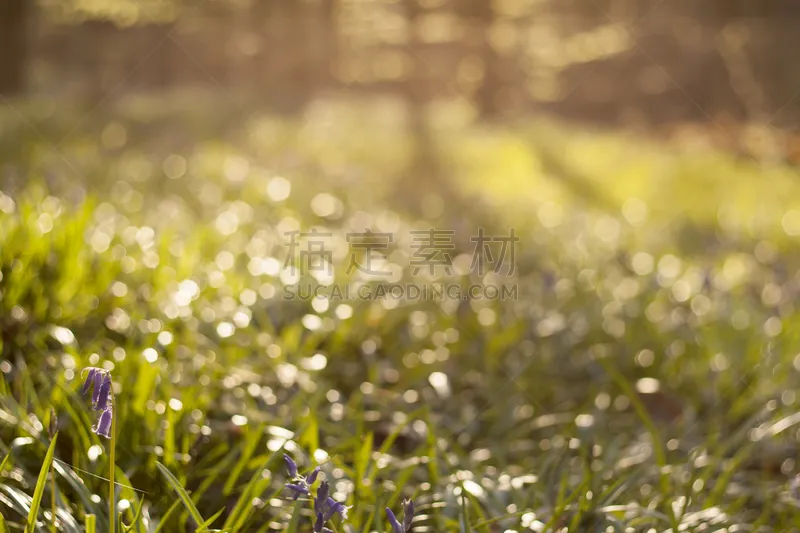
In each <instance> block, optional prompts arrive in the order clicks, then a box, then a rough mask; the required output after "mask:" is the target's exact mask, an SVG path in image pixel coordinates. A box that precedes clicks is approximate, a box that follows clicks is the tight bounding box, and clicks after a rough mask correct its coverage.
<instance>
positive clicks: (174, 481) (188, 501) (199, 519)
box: [156, 461, 205, 526]
mask: <svg viewBox="0 0 800 533" xmlns="http://www.w3.org/2000/svg"><path fill="white" fill-rule="evenodd" d="M156 466H157V467H158V469H159V470H160V471H161V473H162V474H164V477H165V478H167V481H168V482H169V484H170V485H172V488H173V489H175V492H177V493H178V496H179V497H180V499H181V501H182V502H183V505H184V506H185V507H186V510H187V511H189V514H190V515H192V518H193V519H194V521H195V523H196V524H197V525H198V526H199V525H200V524H202V523H203V522H205V520H203V515H201V514H200V511H198V510H197V507H195V505H194V502H193V501H192V498H191V497H190V496H189V493H188V492H187V491H186V489H184V488H183V486H182V485H181V484H180V482H179V481H178V478H176V477H175V476H174V475H173V474H172V472H170V471H169V469H168V468H167V467H166V466H164V465H162V464H161V463H159V462H158V461H156Z"/></svg>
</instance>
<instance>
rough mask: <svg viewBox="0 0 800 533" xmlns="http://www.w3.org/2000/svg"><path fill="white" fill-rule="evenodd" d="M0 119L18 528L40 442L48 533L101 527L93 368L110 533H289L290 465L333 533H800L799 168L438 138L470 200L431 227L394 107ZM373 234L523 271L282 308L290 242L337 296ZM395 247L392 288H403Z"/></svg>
mask: <svg viewBox="0 0 800 533" xmlns="http://www.w3.org/2000/svg"><path fill="white" fill-rule="evenodd" d="M15 109H16V110H15ZM15 109H9V108H5V109H4V110H3V113H2V115H0V118H2V124H3V130H2V131H4V134H3V137H2V139H0V141H2V142H0V153H2V154H3V159H2V161H4V166H3V168H2V170H3V174H2V175H3V177H2V178H0V191H2V192H3V195H2V196H0V210H1V211H2V212H0V276H1V277H0V333H1V335H0V339H1V340H0V342H2V345H1V346H0V350H1V351H0V354H2V355H1V356H0V371H2V375H3V379H2V380H0V455H2V456H7V457H8V463H7V464H5V462H4V464H5V467H4V468H2V469H0V472H2V473H0V512H2V515H3V517H4V518H5V522H6V523H7V528H8V529H9V531H23V530H24V528H25V523H26V522H29V519H28V517H29V516H30V517H32V519H33V520H34V522H35V524H36V527H37V528H38V529H37V531H45V530H49V529H50V525H51V524H52V521H53V517H52V516H51V515H52V513H51V512H47V511H44V512H42V511H41V510H40V509H39V503H40V502H41V501H42V498H43V493H44V492H47V493H48V494H49V493H50V492H52V489H50V488H48V487H49V484H47V483H46V480H47V475H46V474H47V472H49V471H50V467H49V465H48V464H47V461H46V457H47V453H48V449H50V450H52V451H53V455H52V457H53V465H52V466H53V470H54V472H55V474H56V479H55V482H56V485H57V491H56V492H57V497H56V504H57V510H56V514H57V518H58V520H57V526H58V530H59V531H67V532H74V531H95V530H96V531H100V532H105V531H108V530H109V512H108V508H109V507H108V504H109V502H108V500H109V499H110V496H109V495H108V480H107V479H106V477H107V472H109V460H110V459H111V458H110V457H109V456H108V452H107V451H106V450H107V442H106V441H105V440H103V439H100V438H99V437H98V436H97V435H95V434H94V433H93V432H92V430H91V428H92V425H93V423H94V414H93V413H92V412H90V410H89V409H88V403H89V402H88V400H87V399H85V398H82V397H81V396H80V394H79V389H80V380H81V379H80V372H81V369H82V368H84V367H87V366H100V367H103V368H105V369H106V370H109V371H111V370H113V375H114V378H115V385H116V388H115V391H114V392H115V411H114V423H115V424H116V429H115V432H114V435H116V436H117V443H116V457H115V458H114V459H113V460H112V461H113V462H115V463H116V466H117V468H116V469H115V470H114V472H115V476H114V478H115V479H114V482H115V485H114V486H115V491H114V493H115V500H116V509H117V512H118V513H119V515H120V523H121V530H122V531H134V532H136V533H144V532H154V531H164V532H184V531H186V532H188V531H196V530H200V529H203V528H207V529H208V530H222V531H237V532H239V531H241V532H262V531H263V532H267V531H289V532H305V531H310V530H311V524H312V523H313V517H312V515H311V505H310V504H309V503H308V502H306V501H304V500H303V499H301V500H299V501H297V502H294V501H292V500H291V498H290V497H289V496H290V494H287V491H286V490H285V489H284V484H285V482H286V480H287V478H286V472H285V469H284V465H283V461H282V459H281V457H282V454H283V453H284V452H285V453H288V454H289V455H291V456H292V457H294V458H295V460H296V461H297V462H298V464H299V465H300V470H301V473H308V472H310V471H311V469H312V468H313V467H314V466H315V465H317V464H319V465H321V466H322V471H323V475H324V477H325V479H327V480H328V481H330V482H331V492H332V496H333V497H334V498H335V499H337V500H339V501H343V502H345V503H346V505H348V506H353V507H352V509H350V510H349V517H348V519H347V520H346V521H345V522H342V523H340V522H334V525H335V527H336V528H337V530H338V531H340V532H341V531H347V532H359V533H360V532H363V533H368V532H371V531H389V530H390V526H389V523H388V522H387V521H386V518H385V515H384V512H383V509H384V508H385V507H387V506H388V507H390V508H391V509H393V510H394V512H395V513H396V514H397V513H399V512H400V511H401V510H402V507H401V502H402V501H403V499H404V498H410V497H413V498H414V501H415V503H416V508H417V512H416V518H415V520H414V523H413V524H414V531H418V532H422V531H437V532H445V531H447V532H449V531H452V532H462V531H474V532H478V533H487V532H495V531H521V530H526V529H530V530H533V531H557V530H559V531H587V532H594V531H659V532H660V531H678V530H680V531H724V530H727V531H776V532H784V531H800V513H798V504H799V503H800V502H798V500H797V494H796V493H793V491H792V490H791V488H790V482H791V479H792V477H793V476H794V475H795V474H796V472H797V465H796V460H797V459H796V458H797V452H798V445H797V430H798V428H797V424H798V421H800V418H798V415H797V411H798V410H797V405H798V397H797V392H796V391H797V386H798V382H800V378H798V368H800V363H798V362H797V360H796V357H797V354H798V353H800V349H799V348H800V343H798V331H800V329H799V328H798V326H799V325H800V312H799V311H798V307H797V303H796V302H797V294H798V291H800V278H798V277H797V275H796V272H797V270H796V266H797V265H798V264H800V254H798V248H797V243H796V235H793V234H792V233H793V229H794V226H792V225H791V220H790V219H791V215H787V213H790V212H791V210H793V209H797V208H798V202H800V194H798V192H800V191H798V189H800V180H798V175H797V172H796V170H793V169H789V168H765V167H760V166H758V165H756V164H755V163H750V162H747V161H737V160H734V159H733V158H731V157H728V156H725V155H724V154H715V153H708V152H706V153H701V152H697V153H691V152H683V151H680V150H677V149H675V148H672V147H669V146H659V145H656V144H654V143H649V142H648V141H645V140H641V139H636V140H632V139H629V138H625V137H623V136H620V135H610V134H607V133H600V132H585V131H576V130H575V129H573V128H568V127H565V126H561V125H557V124H549V123H545V122H542V121H538V120H537V121H532V122H531V123H529V124H522V125H518V126H515V125H508V126H506V127H503V128H499V127H494V128H488V127H483V128H479V127H468V128H464V127H462V125H461V124H458V123H455V122H454V123H452V124H448V123H447V122H446V121H442V122H440V123H437V129H436V130H435V135H434V137H435V139H436V140H437V145H436V149H435V152H436V156H437V157H438V158H439V161H440V163H441V165H442V168H445V169H447V174H448V176H449V179H450V180H451V183H453V184H454V187H455V189H456V190H457V191H458V193H459V194H458V195H457V196H454V197H446V198H444V200H445V201H444V202H441V205H440V206H439V207H440V208H439V209H429V210H428V213H427V214H425V215H424V217H425V218H423V219H420V218H418V215H414V214H412V213H411V212H408V211H406V210H405V209H404V208H402V207H400V206H401V205H402V203H401V202H399V201H398V198H397V194H398V190H400V191H402V190H403V188H402V187H401V188H400V189H398V188H397V187H396V186H395V184H396V181H397V180H398V179H408V177H407V174H404V172H405V169H406V168H407V165H408V164H409V157H410V154H411V153H412V150H413V143H411V142H410V141H409V139H407V138H406V137H405V136H404V135H403V134H402V130H401V129H399V128H398V127H396V126H397V123H399V119H398V118H397V117H396V116H395V115H394V114H393V113H394V111H392V108H391V107H387V108H385V109H384V108H383V107H380V108H376V109H371V108H366V109H361V110H360V112H359V111H354V110H353V109H352V108H350V107H347V106H342V105H338V104H336V105H333V104H331V105H328V106H324V105H322V104H321V105H320V107H319V108H314V109H313V110H312V112H310V113H309V115H308V117H306V118H300V119H295V120H289V119H275V118H273V117H269V116H263V117H262V116H259V115H248V118H249V121H248V122H246V123H244V124H243V123H242V122H240V121H238V118H237V119H236V120H234V119H230V118H229V120H230V122H231V123H226V122H225V117H214V116H213V113H212V112H208V113H202V114H198V113H197V111H196V110H191V109H189V110H187V111H180V110H179V111H175V112H171V113H172V114H170V112H163V111H161V112H160V113H159V112H156V111H148V108H147V106H145V105H144V104H142V103H140V102H134V103H132V104H130V105H129V106H128V107H125V106H122V107H120V108H119V109H116V110H114V111H113V112H111V113H112V114H111V115H109V116H103V117H102V118H101V117H97V116H95V117H94V118H93V119H91V120H87V121H85V122H81V121H78V120H76V119H75V117H73V116H70V115H69V114H68V112H67V111H62V112H60V113H58V114H56V115H52V116H47V117H42V118H38V119H37V118H36V114H35V113H34V112H33V111H32V109H33V110H35V106H33V107H32V108H28V107H26V104H24V103H20V104H19V106H18V107H16V108H15ZM145 111H147V112H145ZM445 115H446V114H445ZM23 117H24V119H23ZM31 117H33V118H31ZM143 117H144V118H143ZM198 117H199V118H198ZM78 124H80V126H79V127H78V130H77V131H76V132H74V133H70V132H71V130H73V129H75V127H76V125H78ZM120 127H121V128H122V129H120ZM121 131H122V132H124V133H120V132H121ZM68 134H69V135H68ZM63 137H66V139H65V140H64V142H63V143H62V144H61V145H60V147H59V151H57V152H53V151H52V146H51V145H50V144H49V143H48V142H47V141H46V139H54V140H55V141H58V140H60V139H62V138H63ZM170 156H172V157H170ZM175 156H178V157H175ZM243 169H244V170H243ZM244 175H246V179H240V178H241V177H242V176H244ZM167 176H172V177H171V178H170V177H167ZM276 176H282V177H284V178H286V179H287V180H288V181H289V182H290V184H291V191H290V194H289V195H288V197H286V198H283V197H282V196H283V195H281V194H278V193H280V192H281V191H280V189H281V186H282V185H281V184H282V183H283V182H281V181H279V180H278V181H276ZM406 189H408V190H412V191H413V186H412V185H409V186H407V187H406ZM276 191H277V192H276ZM320 193H327V194H329V195H331V196H332V197H333V198H334V200H331V199H330V198H327V197H324V196H323V197H322V199H320V197H319V196H318V195H319V194H320ZM411 194H413V192H412V193H411ZM434 204H435V202H434ZM787 217H788V218H787ZM787 220H789V223H788V224H787V222H786V221H787ZM365 225H370V226H373V227H377V228H383V230H384V231H391V232H393V233H394V234H395V235H398V236H407V235H408V232H410V231H411V230H412V229H420V228H428V227H431V226H432V227H437V228H447V229H451V228H452V229H454V230H456V239H455V240H456V242H457V249H456V251H455V252H454V257H455V256H458V255H461V254H464V255H463V257H461V259H458V260H457V261H456V263H457V264H459V261H463V260H465V259H464V258H466V260H467V265H469V261H468V259H469V255H470V253H471V246H472V245H471V243H470V242H469V239H468V237H469V236H471V235H472V234H475V233H476V232H477V228H478V227H479V226H484V227H486V228H487V232H488V233H490V234H493V235H507V234H508V230H509V228H511V227H513V228H514V229H515V231H516V233H517V235H518V236H519V237H520V239H521V242H520V244H519V246H518V249H517V256H516V272H515V273H514V274H513V275H512V276H510V277H504V276H501V277H500V278H498V279H495V280H494V281H495V282H498V281H499V282H505V283H515V284H517V286H518V287H519V295H518V299H516V300H512V301H488V300H475V301H471V302H457V301H456V302H454V301H452V300H450V301H399V302H393V301H391V300H384V301H348V302H342V301H327V302H322V303H320V302H316V303H314V302H310V301H299V300H295V301H287V300H285V299H283V294H284V293H283V284H284V281H282V280H281V277H280V274H278V273H277V272H276V270H275V264H276V263H277V264H278V265H280V266H282V263H283V260H284V257H285V253H286V247H285V246H283V232H285V231H289V230H291V229H294V228H297V229H302V230H303V231H307V230H308V229H310V228H311V227H318V228H319V229H320V230H322V229H326V230H328V231H330V232H331V233H333V234H334V235H335V236H336V237H335V239H334V241H335V242H337V243H338V244H335V245H332V246H331V248H335V249H336V251H337V253H341V254H342V255H337V256H336V257H337V261H338V262H337V263H336V265H337V270H336V276H337V277H336V279H337V281H338V282H342V283H345V282H351V281H353V279H354V277H353V276H352V275H347V274H345V273H344V272H343V270H344V269H343V268H339V266H340V265H341V264H342V263H345V264H346V262H347V256H346V253H345V252H346V251H347V247H346V241H345V239H344V236H345V234H346V233H347V232H348V231H353V230H354V229H358V228H363V227H364V226H365ZM787 230H788V231H787ZM403 239H405V240H403ZM403 239H399V241H398V242H396V243H395V244H393V248H392V255H391V257H390V258H391V261H392V262H395V263H397V264H399V265H406V266H405V267H403V268H401V269H400V270H399V271H398V272H399V273H398V276H399V279H400V280H402V281H408V282H412V281H415V282H423V281H425V280H424V278H423V277H421V276H412V274H411V269H410V268H408V267H407V265H408V262H409V260H410V258H411V257H412V256H413V253H412V251H411V250H410V247H409V241H408V239H407V237H403ZM334 241H332V242H334ZM342 250H344V252H342ZM445 279H446V280H449V281H451V282H453V283H462V284H469V283H475V282H479V281H487V280H480V279H476V278H475V277H474V276H473V277H471V275H470V274H469V273H459V271H456V272H454V273H452V274H451V275H450V277H448V276H447V275H446V274H443V275H442V276H441V277H440V280H445ZM487 279H488V281H492V278H487ZM189 280H190V281H189ZM304 280H305V281H309V282H310V281H313V279H312V278H310V277H307V278H304ZM51 408H52V409H54V410H55V411H56V413H57V414H58V421H59V422H58V431H59V437H58V444H57V446H52V441H50V439H49V437H48V434H47V431H46V428H45V421H46V420H48V417H49V413H50V410H51ZM112 464H113V463H112ZM45 467H46V468H45ZM40 472H44V473H45V474H44V477H42V476H40ZM43 479H44V480H45V481H43ZM47 498H49V496H47V497H46V498H45V499H47ZM48 501H50V500H48ZM2 527H3V526H2V522H0V530H1V528H2Z"/></svg>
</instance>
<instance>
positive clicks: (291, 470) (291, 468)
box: [283, 454, 297, 477]
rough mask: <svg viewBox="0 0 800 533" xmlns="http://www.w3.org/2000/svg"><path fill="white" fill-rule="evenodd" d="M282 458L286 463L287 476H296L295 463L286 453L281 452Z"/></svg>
mask: <svg viewBox="0 0 800 533" xmlns="http://www.w3.org/2000/svg"><path fill="white" fill-rule="evenodd" d="M283 460H284V462H285V463H286V470H288V472H289V477H297V463H295V462H294V460H293V459H292V458H291V457H289V456H288V455H286V454H283Z"/></svg>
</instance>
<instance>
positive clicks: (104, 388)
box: [95, 374, 111, 411]
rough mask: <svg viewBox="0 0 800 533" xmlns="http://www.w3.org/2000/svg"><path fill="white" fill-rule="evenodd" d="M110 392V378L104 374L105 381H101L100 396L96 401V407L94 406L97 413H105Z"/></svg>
mask: <svg viewBox="0 0 800 533" xmlns="http://www.w3.org/2000/svg"><path fill="white" fill-rule="evenodd" d="M110 392H111V376H110V375H108V374H106V377H105V379H103V384H102V385H101V386H100V395H99V398H98V399H97V405H96V406H95V410H97V411H105V410H106V407H108V398H109V394H110Z"/></svg>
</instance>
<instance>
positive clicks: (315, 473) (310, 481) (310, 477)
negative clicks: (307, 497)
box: [306, 467, 320, 485]
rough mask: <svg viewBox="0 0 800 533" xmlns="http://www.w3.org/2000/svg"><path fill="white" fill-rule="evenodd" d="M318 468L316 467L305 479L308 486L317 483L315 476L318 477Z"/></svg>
mask: <svg viewBox="0 0 800 533" xmlns="http://www.w3.org/2000/svg"><path fill="white" fill-rule="evenodd" d="M319 472H320V468H319V467H316V468H315V469H314V471H313V472H311V473H310V474H309V475H308V478H306V483H308V484H309V485H313V484H314V483H315V482H316V481H317V476H319Z"/></svg>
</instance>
